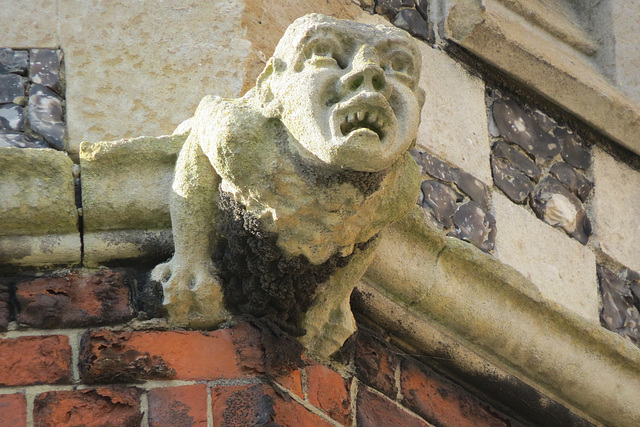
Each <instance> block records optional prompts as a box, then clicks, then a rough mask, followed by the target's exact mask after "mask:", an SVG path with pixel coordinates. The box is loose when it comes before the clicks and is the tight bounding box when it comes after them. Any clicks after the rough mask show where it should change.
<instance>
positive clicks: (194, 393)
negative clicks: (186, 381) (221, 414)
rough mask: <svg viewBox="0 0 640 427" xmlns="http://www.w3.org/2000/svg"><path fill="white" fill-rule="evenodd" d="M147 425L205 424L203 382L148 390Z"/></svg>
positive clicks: (154, 426)
mask: <svg viewBox="0 0 640 427" xmlns="http://www.w3.org/2000/svg"><path fill="white" fill-rule="evenodd" d="M147 396H148V402H149V425H150V426H153V427H195V426H202V427H204V426H206V425H207V386H206V385H205V384H197V385H186V386H180V387H164V388H154V389H152V390H149V393H148V395H147Z"/></svg>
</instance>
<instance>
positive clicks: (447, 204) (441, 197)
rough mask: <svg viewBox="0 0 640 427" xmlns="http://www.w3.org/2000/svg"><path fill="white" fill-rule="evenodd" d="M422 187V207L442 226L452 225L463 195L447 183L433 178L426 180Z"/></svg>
mask: <svg viewBox="0 0 640 427" xmlns="http://www.w3.org/2000/svg"><path fill="white" fill-rule="evenodd" d="M421 189H422V194H423V199H422V207H423V208H425V209H426V210H427V211H428V212H429V213H430V214H431V215H432V216H433V218H434V219H435V220H436V221H438V223H440V224H441V225H442V226H444V227H451V226H452V225H453V214H454V213H455V212H456V209H457V208H458V202H461V201H462V200H463V196H462V195H461V194H460V193H458V192H457V191H455V190H454V189H453V188H451V187H449V186H448V185H447V184H443V183H441V182H439V181H436V180H433V179H431V180H427V181H424V182H423V183H422V186H421Z"/></svg>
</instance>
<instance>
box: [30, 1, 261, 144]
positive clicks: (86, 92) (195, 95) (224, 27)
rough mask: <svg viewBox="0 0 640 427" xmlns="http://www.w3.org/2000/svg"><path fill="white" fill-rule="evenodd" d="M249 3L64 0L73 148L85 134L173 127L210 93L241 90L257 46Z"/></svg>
mask: <svg viewBox="0 0 640 427" xmlns="http://www.w3.org/2000/svg"><path fill="white" fill-rule="evenodd" d="M244 8H245V5H244V2H242V1H222V0H216V1H209V2H200V3H197V4H194V2H192V1H190V0H171V1H168V2H164V3H163V4H162V5H161V6H160V5H158V6H157V7H150V5H149V4H147V3H144V2H135V3H132V2H129V1H124V0H118V1H111V2H108V3H99V4H98V3H95V2H87V1H84V0H64V1H61V2H60V4H59V17H60V18H59V20H60V43H61V45H62V46H63V48H64V53H65V68H66V84H67V118H68V120H67V123H68V126H69V138H70V141H69V143H70V145H69V149H70V151H71V152H77V151H78V147H79V145H80V142H81V141H104V140H113V139H118V138H127V137H133V136H138V135H167V134H170V133H171V132H173V130H174V129H175V128H176V126H178V125H179V124H180V123H181V122H182V121H183V120H185V119H187V118H188V117H190V116H191V115H192V114H193V112H194V111H195V108H196V106H197V105H198V102H199V101H200V99H202V97H203V95H205V94H213V95H220V96H223V97H235V96H238V95H239V94H240V90H241V88H242V83H243V78H244V74H245V61H246V59H247V56H248V55H249V52H250V48H251V43H250V42H249V41H248V40H246V39H245V37H244V35H245V33H246V30H245V29H244V28H243V21H242V19H243V11H244ZM88 23H90V25H89V24H88ZM35 46H37V45H35ZM159 46H162V48H161V49H159V48H158V47H159ZM167 76H171V77H170V78H168V77H167Z"/></svg>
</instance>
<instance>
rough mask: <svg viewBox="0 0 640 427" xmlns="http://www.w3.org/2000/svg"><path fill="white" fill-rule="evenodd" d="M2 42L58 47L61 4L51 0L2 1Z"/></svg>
mask: <svg viewBox="0 0 640 427" xmlns="http://www.w3.org/2000/svg"><path fill="white" fill-rule="evenodd" d="M0 7H2V13H1V14H0V28H3V29H4V30H3V33H2V45H3V46H8V47H12V48H30V47H35V46H37V47H43V48H44V47H47V48H57V47H58V46H59V41H58V34H57V31H58V22H57V18H58V13H57V7H58V3H57V2H53V1H50V0H30V1H20V2H18V1H13V0H2V1H0Z"/></svg>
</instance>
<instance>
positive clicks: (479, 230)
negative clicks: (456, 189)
mask: <svg viewBox="0 0 640 427" xmlns="http://www.w3.org/2000/svg"><path fill="white" fill-rule="evenodd" d="M453 224H454V225H455V229H454V231H452V232H451V233H449V235H451V236H454V237H457V238H458V239H461V240H465V241H467V242H471V243H473V244H474V245H475V246H476V247H477V248H479V249H482V250H483V251H485V252H489V251H492V250H493V248H494V245H495V238H496V220H495V218H494V217H493V215H491V214H490V213H489V212H487V211H486V210H484V209H483V208H482V206H481V205H480V204H479V203H477V202H474V201H471V202H467V203H465V204H463V205H461V206H460V207H458V209H457V210H456V213H455V214H454V215H453Z"/></svg>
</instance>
